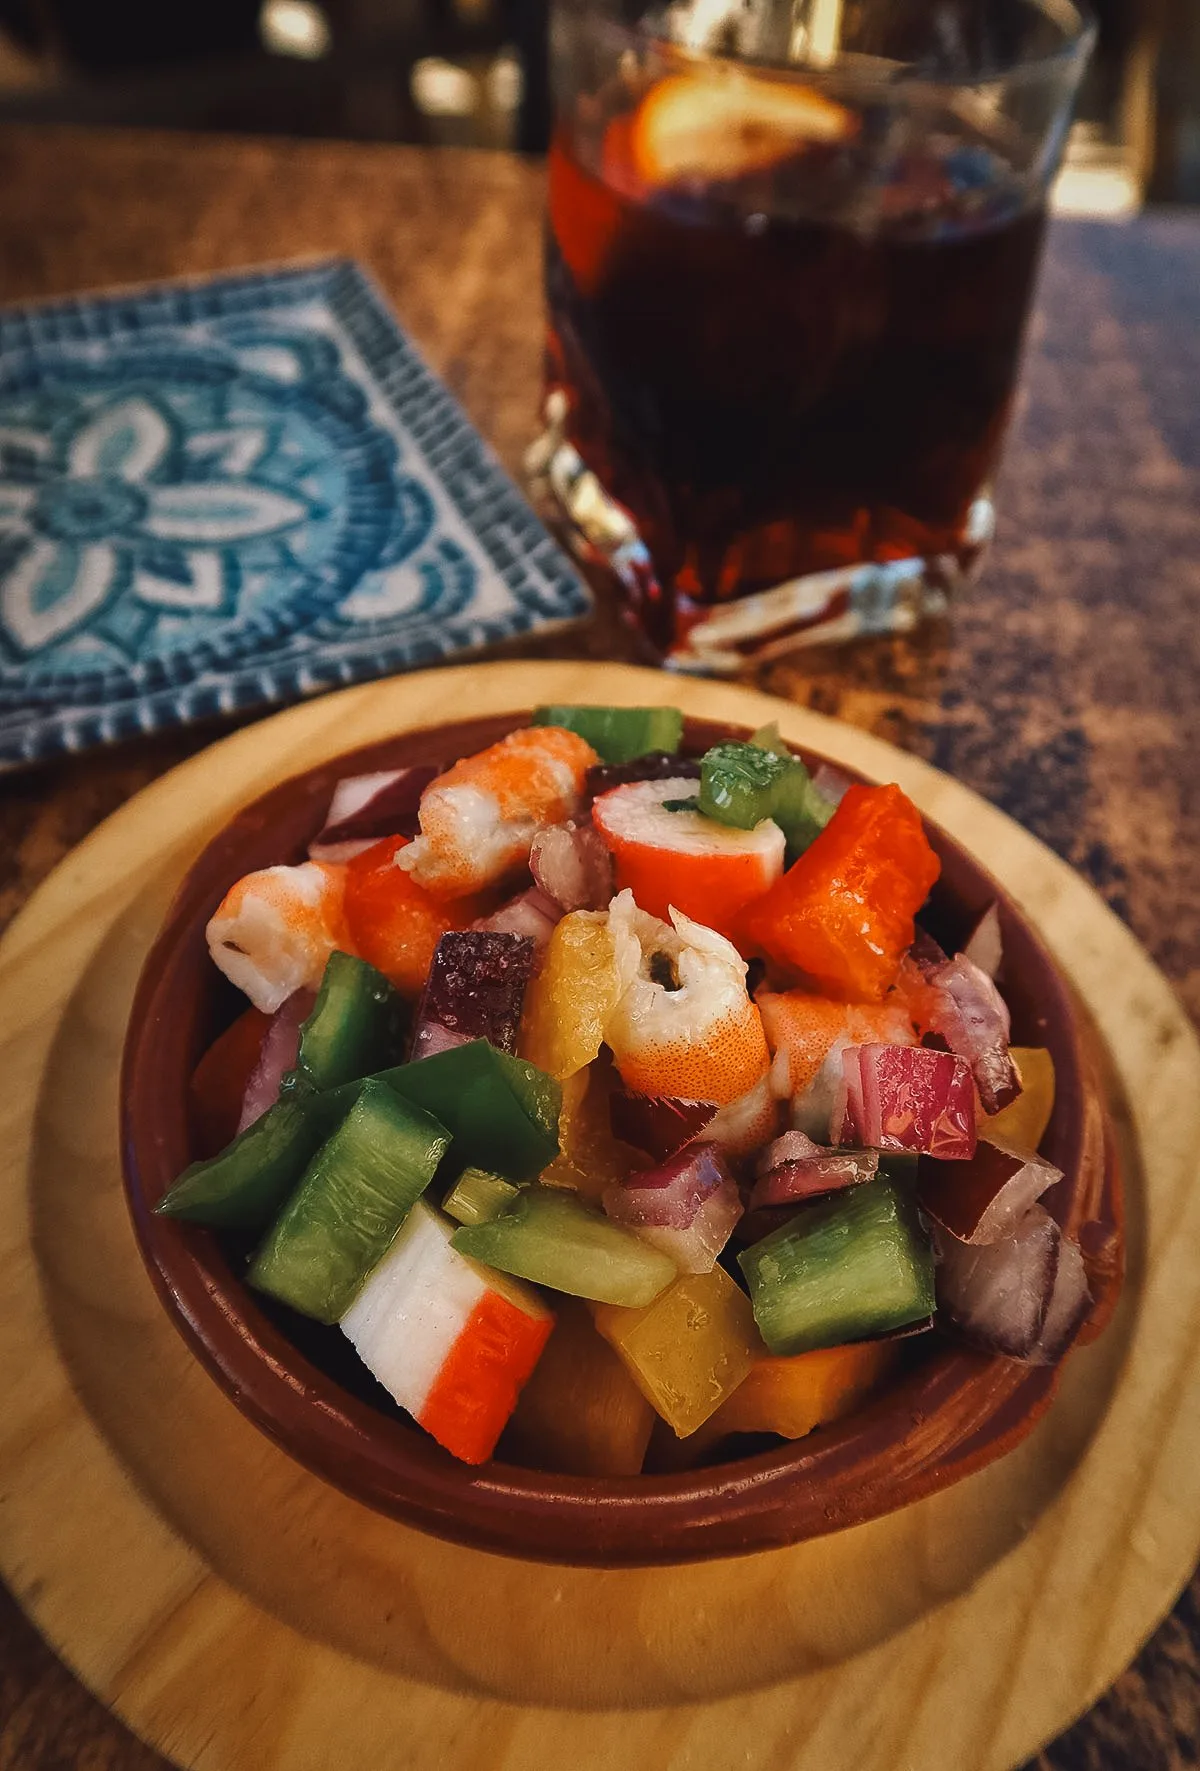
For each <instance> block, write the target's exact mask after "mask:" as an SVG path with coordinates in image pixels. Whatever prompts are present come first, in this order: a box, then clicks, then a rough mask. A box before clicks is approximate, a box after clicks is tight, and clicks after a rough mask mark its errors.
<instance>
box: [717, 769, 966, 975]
mask: <svg viewBox="0 0 1200 1771" xmlns="http://www.w3.org/2000/svg"><path fill="white" fill-rule="evenodd" d="M940 871H941V864H940V862H939V861H938V858H937V856H936V855H935V854H934V852H933V850H932V849H931V848H930V846H929V842H928V840H927V838H926V836H925V832H924V830H923V828H922V825H921V815H920V813H919V812H918V811H917V808H916V807H915V806H914V805H913V803H912V801H911V800H910V799H908V798H907V796H906V795H905V794H903V793H902V792H901V791H900V789H899V788H898V787H895V786H891V787H857V786H855V787H850V788H848V789H847V791H846V795H845V798H844V799H843V800H842V802H841V804H840V805H839V806H838V809H837V811H836V812H835V813H834V815H833V817H832V818H831V819H830V821H829V823H828V824H827V825H826V826H825V829H824V830H823V831H822V832H821V834H820V836H818V837H817V838H816V840H815V841H814V842H813V843H812V844H811V845H810V846H809V847H808V848H807V849H805V851H804V853H803V854H802V855H801V856H800V859H799V860H798V861H797V862H796V863H795V865H794V866H792V867H790V868H789V869H788V871H787V872H786V873H785V874H784V876H783V878H782V879H781V880H779V881H778V882H777V884H775V885H774V886H773V887H772V888H771V890H770V891H769V892H767V894H766V896H765V897H763V898H760V899H759V900H758V902H757V903H754V904H752V905H751V906H750V907H749V909H748V910H747V911H746V913H745V915H744V917H743V920H742V929H743V931H744V934H745V936H746V937H747V938H748V939H749V941H750V942H751V943H753V944H754V945H755V946H757V947H759V948H761V950H762V951H763V952H764V953H765V954H766V955H767V956H768V958H770V959H772V960H775V961H776V962H778V963H779V964H782V965H785V966H789V967H792V968H794V969H795V970H796V971H798V972H802V973H804V974H805V975H806V976H807V977H809V978H811V979H813V980H814V981H815V982H816V983H817V984H818V985H819V986H820V987H821V989H822V990H823V991H825V992H827V993H828V994H829V995H831V996H844V997H849V998H851V999H857V1000H859V1001H863V1002H878V1001H879V1000H880V999H881V998H882V997H883V996H884V994H885V993H886V991H887V990H888V988H889V987H890V986H891V985H892V984H893V983H894V982H895V979H896V975H897V973H898V972H899V970H900V961H901V959H902V957H903V955H904V952H905V949H906V948H908V947H909V946H911V944H912V940H913V934H914V922H913V919H914V917H915V915H916V912H917V911H918V910H919V909H920V907H921V905H922V904H923V903H924V901H925V896H926V894H927V892H928V891H929V888H930V886H931V885H932V884H933V882H934V880H935V879H936V878H937V876H938V874H939V872H940Z"/></svg>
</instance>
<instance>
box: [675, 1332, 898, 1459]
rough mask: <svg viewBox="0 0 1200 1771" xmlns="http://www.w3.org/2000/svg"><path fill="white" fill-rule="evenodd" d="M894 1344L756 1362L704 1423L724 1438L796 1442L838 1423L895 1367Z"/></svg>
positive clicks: (854, 1345) (824, 1349) (876, 1343)
mask: <svg viewBox="0 0 1200 1771" xmlns="http://www.w3.org/2000/svg"><path fill="white" fill-rule="evenodd" d="M896 1357H897V1353H896V1342H895V1341H856V1342H854V1343H852V1344H851V1345H849V1346H844V1347H821V1348H819V1349H818V1350H817V1351H816V1352H811V1353H793V1354H791V1355H790V1356H788V1357H786V1358H781V1359H774V1358H766V1359H760V1360H759V1361H758V1362H757V1364H755V1365H753V1366H751V1368H750V1371H749V1372H748V1374H747V1375H746V1377H745V1378H743V1380H742V1382H741V1383H740V1384H739V1385H738V1387H737V1389H736V1390H735V1391H734V1392H733V1394H732V1396H730V1397H728V1399H727V1400H726V1401H725V1402H723V1403H722V1404H721V1406H720V1408H719V1409H718V1410H717V1412H716V1413H715V1414H714V1415H712V1416H711V1417H710V1419H709V1421H708V1431H709V1433H710V1434H711V1435H713V1436H714V1437H716V1436H718V1435H722V1434H725V1433H781V1434H782V1435H783V1437H784V1438H785V1439H802V1438H803V1437H804V1435H805V1434H806V1433H811V1432H812V1430H813V1428H814V1427H820V1426H824V1425H825V1424H826V1423H828V1422H829V1421H835V1420H841V1419H842V1418H843V1417H844V1416H845V1415H847V1414H849V1413H850V1412H851V1411H852V1410H853V1409H855V1408H857V1407H858V1405H859V1403H860V1402H861V1401H863V1399H864V1398H865V1397H866V1396H867V1395H868V1394H869V1393H870V1391H871V1390H873V1389H874V1388H875V1386H876V1384H877V1383H878V1382H879V1381H880V1379H881V1378H883V1377H885V1376H886V1375H887V1373H888V1372H889V1371H890V1370H891V1369H892V1367H893V1365H894V1364H895V1363H896Z"/></svg>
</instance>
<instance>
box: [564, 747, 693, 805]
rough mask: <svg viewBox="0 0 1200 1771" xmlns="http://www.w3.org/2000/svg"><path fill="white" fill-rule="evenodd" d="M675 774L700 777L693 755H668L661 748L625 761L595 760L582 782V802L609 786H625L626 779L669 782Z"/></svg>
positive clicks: (605, 791) (587, 800) (602, 791)
mask: <svg viewBox="0 0 1200 1771" xmlns="http://www.w3.org/2000/svg"><path fill="white" fill-rule="evenodd" d="M679 776H686V777H687V779H688V780H689V781H698V780H699V779H700V764H699V762H698V761H697V759H696V758H694V757H689V756H668V754H667V752H666V751H665V750H652V751H649V752H648V753H647V754H646V755H645V756H638V757H635V758H634V759H633V761H632V762H627V763H597V764H596V766H595V768H592V769H589V770H588V772H587V777H586V780H585V782H584V789H583V803H584V805H585V806H590V805H591V803H592V801H593V800H594V799H599V797H600V795H601V794H602V793H607V792H608V790H609V788H610V787H625V786H627V785H628V783H629V782H630V781H670V780H672V779H674V778H676V777H679Z"/></svg>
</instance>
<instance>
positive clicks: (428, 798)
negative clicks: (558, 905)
mask: <svg viewBox="0 0 1200 1771" xmlns="http://www.w3.org/2000/svg"><path fill="white" fill-rule="evenodd" d="M599 760H600V759H599V757H598V756H597V755H596V752H595V751H594V750H593V749H592V747H591V745H590V744H589V743H587V741H586V740H585V739H583V738H581V737H580V736H579V735H578V733H576V732H568V731H566V730H565V729H564V728H563V727H561V726H527V727H524V728H523V729H522V730H520V731H517V732H510V733H509V735H508V737H507V738H502V739H501V740H500V742H499V743H498V744H493V745H491V746H490V747H489V748H488V749H487V750H481V751H478V752H477V753H476V755H474V756H468V757H464V758H463V760H462V761H461V762H458V763H455V765H454V767H453V768H452V769H448V770H447V771H446V773H445V774H444V775H439V776H438V777H437V779H436V780H434V781H431V782H430V784H429V786H428V787H427V788H426V789H425V791H424V793H423V794H422V795H421V805H420V813H419V816H420V822H421V834H420V835H419V836H418V837H416V838H414V840H413V842H412V843H411V844H410V846H409V847H408V848H406V849H405V850H403V852H402V853H400V854H399V855H398V856H397V858H396V859H397V865H398V866H399V867H400V868H401V869H402V870H403V871H404V872H406V873H408V874H411V876H412V878H413V879H414V881H416V883H417V884H418V885H421V886H425V887H427V888H428V889H429V890H430V891H432V892H436V893H437V894H438V895H439V896H442V897H461V896H464V895H465V894H466V893H468V892H477V891H479V890H480V889H481V888H482V887H484V886H487V885H491V884H492V883H493V882H495V881H496V880H499V879H502V878H503V877H504V876H505V874H507V873H511V872H512V871H513V869H514V868H516V867H519V866H520V865H521V864H522V863H523V862H524V861H527V860H528V858H529V850H530V847H531V845H532V843H533V839H534V837H535V836H536V834H537V832H538V831H539V830H540V829H541V828H542V826H543V825H546V824H560V823H562V822H563V821H564V820H565V819H567V818H570V817H572V816H573V815H574V814H575V812H576V811H577V810H578V809H579V806H580V803H581V800H582V796H583V788H584V783H585V779H586V776H587V772H588V770H589V769H590V768H592V767H593V766H594V765H595V764H596V763H597V762H599Z"/></svg>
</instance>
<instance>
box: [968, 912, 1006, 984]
mask: <svg viewBox="0 0 1200 1771" xmlns="http://www.w3.org/2000/svg"><path fill="white" fill-rule="evenodd" d="M963 955H964V957H965V958H967V959H969V960H970V961H971V963H972V964H973V965H977V966H978V967H979V969H980V971H981V972H983V973H984V974H985V976H986V977H989V978H991V979H992V980H993V982H994V981H995V980H996V978H997V977H999V975H1000V967H1001V966H1002V965H1003V963H1004V942H1003V937H1002V936H1001V933H1000V907H999V905H998V904H994V903H993V904H989V905H988V907H987V909H986V910H985V911H984V913H983V915H982V916H981V917H980V918H979V921H978V922H977V923H976V924H975V927H974V929H973V930H972V931H971V936H970V939H969V940H967V941H965V942H964V943H963Z"/></svg>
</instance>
